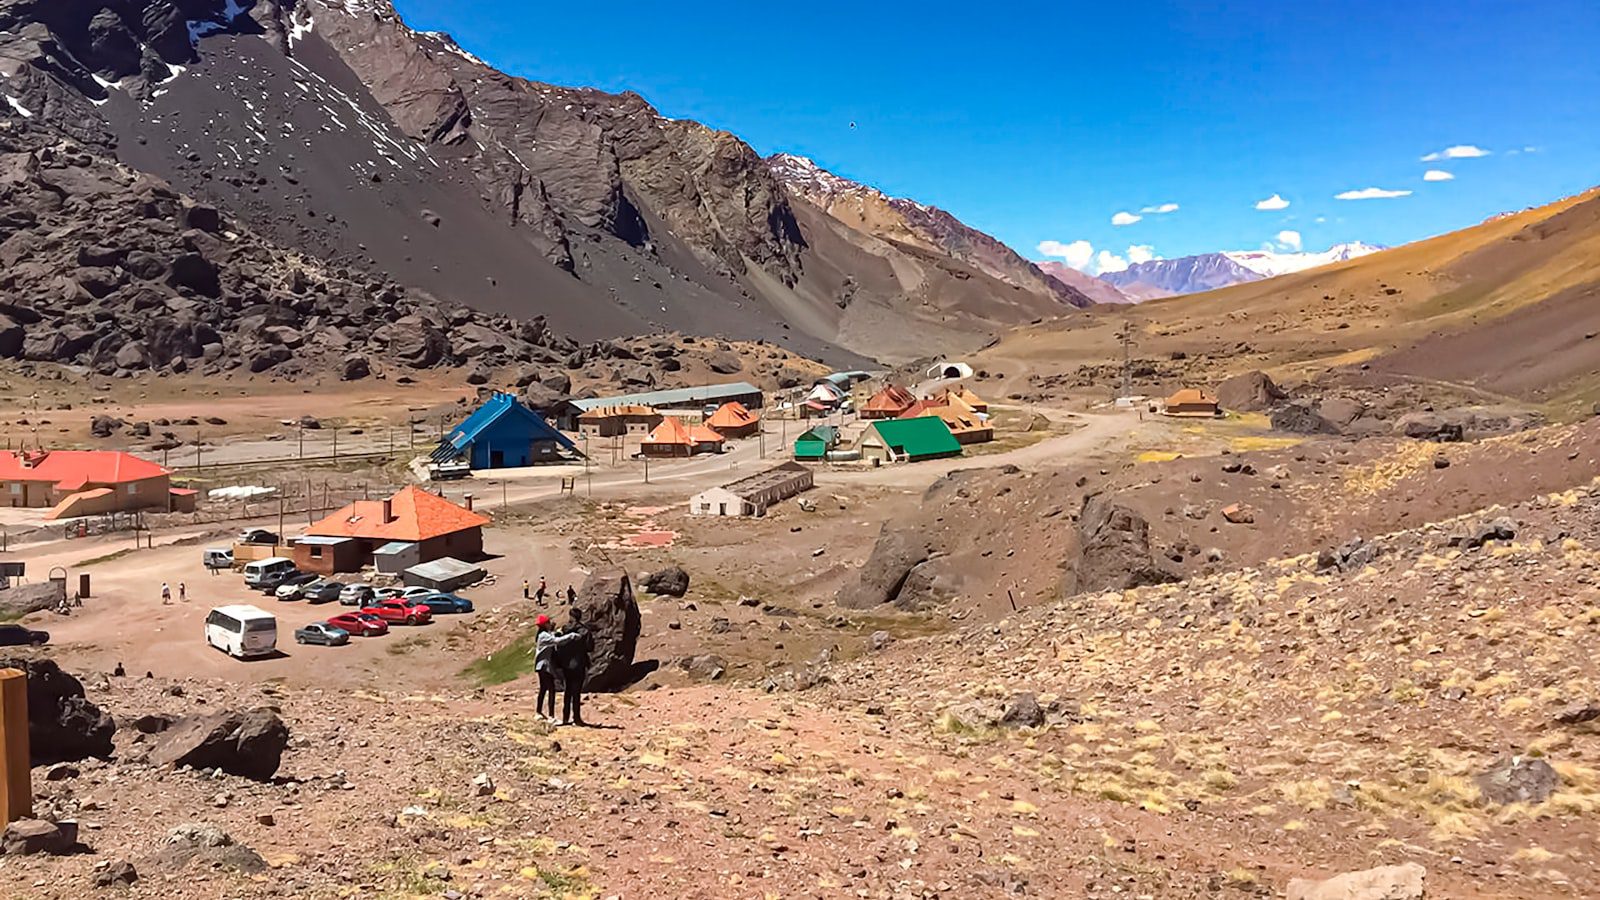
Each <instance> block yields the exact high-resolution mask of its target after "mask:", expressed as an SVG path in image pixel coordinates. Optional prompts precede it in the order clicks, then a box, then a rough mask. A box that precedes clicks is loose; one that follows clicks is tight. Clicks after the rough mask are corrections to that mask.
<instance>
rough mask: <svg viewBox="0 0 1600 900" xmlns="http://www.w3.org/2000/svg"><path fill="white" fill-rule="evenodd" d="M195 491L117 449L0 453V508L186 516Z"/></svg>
mask: <svg viewBox="0 0 1600 900" xmlns="http://www.w3.org/2000/svg"><path fill="white" fill-rule="evenodd" d="M194 502H195V492H194V491H192V490H185V489H175V488H173V487H172V473H171V472H169V471H167V470H166V469H164V468H162V467H161V466H158V465H156V464H155V463H153V462H150V461H149V460H145V459H140V458H139V457H137V456H134V455H133V454H131V453H123V452H121V451H118V450H25V451H23V452H21V453H12V452H0V506H15V507H36V508H43V507H49V508H50V512H49V514H48V515H47V518H50V519H71V518H76V517H78V516H91V515H105V514H107V513H118V512H132V511H135V510H148V511H152V512H192V511H194Z"/></svg>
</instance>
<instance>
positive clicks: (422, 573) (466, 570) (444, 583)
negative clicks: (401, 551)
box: [400, 556, 484, 591]
mask: <svg viewBox="0 0 1600 900" xmlns="http://www.w3.org/2000/svg"><path fill="white" fill-rule="evenodd" d="M483 576H484V571H483V567H482V566H478V565H474V564H472V563H469V562H462V561H461V560H459V559H453V558H451V557H448V556H446V557H443V558H442V559H436V560H434V561H433V562H425V563H421V564H418V565H415V566H412V567H411V568H409V569H406V570H405V574H403V575H402V576H401V577H400V580H401V581H403V582H405V585H406V586H407V587H425V588H432V589H433V590H436V591H454V590H457V589H459V588H463V587H466V586H467V585H469V584H476V583H478V582H479V581H482V580H483Z"/></svg>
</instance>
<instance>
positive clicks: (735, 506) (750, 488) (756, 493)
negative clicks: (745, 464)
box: [689, 462, 812, 516]
mask: <svg viewBox="0 0 1600 900" xmlns="http://www.w3.org/2000/svg"><path fill="white" fill-rule="evenodd" d="M811 485H812V474H811V470H810V469H808V468H806V467H805V466H802V465H801V464H799V463H796V462H787V463H784V464H783V465H781V466H778V467H776V468H773V469H768V470H767V471H765V472H762V473H760V474H758V475H751V476H750V477H748V478H741V479H739V480H738V481H734V482H729V483H728V484H724V485H722V486H721V487H714V488H711V489H710V490H705V491H701V492H700V493H698V494H695V495H694V496H693V497H691V498H690V499H689V513H690V514H691V515H696V516H764V515H766V514H767V508H768V507H770V506H772V505H773V504H774V503H781V502H783V501H784V500H787V499H788V498H790V497H793V496H794V495H796V494H798V493H800V492H802V491H808V490H810V489H811Z"/></svg>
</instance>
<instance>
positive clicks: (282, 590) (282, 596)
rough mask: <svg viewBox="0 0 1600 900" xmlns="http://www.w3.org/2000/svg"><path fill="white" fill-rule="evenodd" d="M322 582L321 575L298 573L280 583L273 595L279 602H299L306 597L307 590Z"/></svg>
mask: <svg viewBox="0 0 1600 900" xmlns="http://www.w3.org/2000/svg"><path fill="white" fill-rule="evenodd" d="M321 580H322V577H321V576H320V575H313V574H311V573H310V572H296V573H294V574H293V575H290V576H289V577H287V578H285V579H284V580H282V581H280V582H278V586H277V587H276V588H274V589H273V591H272V593H273V596H275V597H277V598H278V599H279V600H299V599H300V598H301V597H304V596H305V593H306V588H308V587H310V586H311V585H313V584H316V583H317V582H318V581H321Z"/></svg>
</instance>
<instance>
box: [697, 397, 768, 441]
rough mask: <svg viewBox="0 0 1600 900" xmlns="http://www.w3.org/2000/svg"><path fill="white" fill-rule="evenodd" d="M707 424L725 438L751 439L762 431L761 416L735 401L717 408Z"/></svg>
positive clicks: (707, 420)
mask: <svg viewBox="0 0 1600 900" xmlns="http://www.w3.org/2000/svg"><path fill="white" fill-rule="evenodd" d="M706 424H707V425H709V426H711V429H712V430H713V431H715V432H716V433H717V434H720V435H722V436H723V437H725V438H742V437H749V436H750V435H752V434H755V433H756V432H757V431H759V430H761V415H760V414H759V413H755V412H751V411H750V410H748V409H745V406H744V404H743V403H740V402H739V401H737V400H733V401H730V402H728V403H724V404H722V405H721V406H719V407H717V411H716V412H714V413H712V414H711V418H709V419H706Z"/></svg>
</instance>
